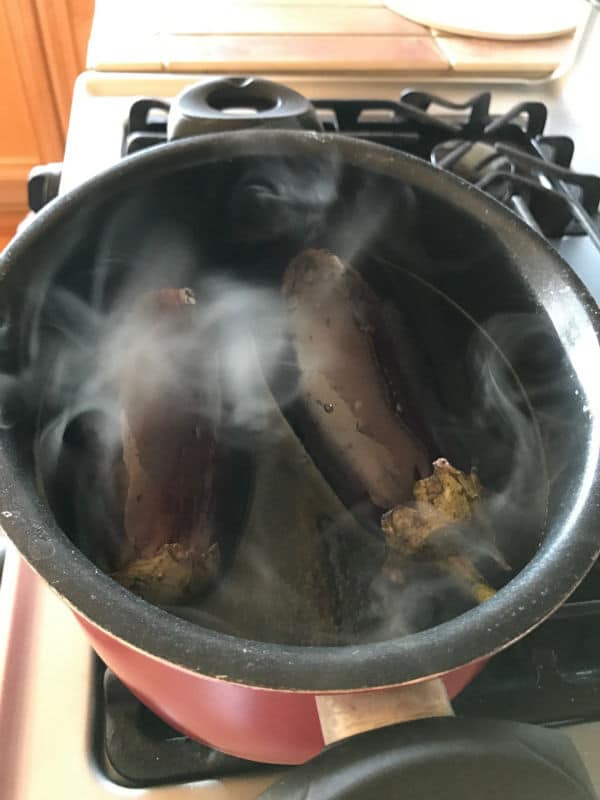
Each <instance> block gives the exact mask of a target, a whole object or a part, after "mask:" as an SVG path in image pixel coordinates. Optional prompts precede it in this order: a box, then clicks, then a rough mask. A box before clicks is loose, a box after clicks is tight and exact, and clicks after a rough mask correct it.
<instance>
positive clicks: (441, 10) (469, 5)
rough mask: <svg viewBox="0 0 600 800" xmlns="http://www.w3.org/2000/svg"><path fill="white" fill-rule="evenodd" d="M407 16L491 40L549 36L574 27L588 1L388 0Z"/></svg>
mask: <svg viewBox="0 0 600 800" xmlns="http://www.w3.org/2000/svg"><path fill="white" fill-rule="evenodd" d="M385 5H386V6H387V7H388V8H389V9H391V10H392V11H396V12H397V13H398V14H401V15H402V16H403V17H406V18H407V19H410V20H412V21H413V22H418V23H420V24H421V25H426V26H427V27H429V28H434V29H435V30H438V31H447V32H449V33H456V34H461V35H463V36H476V37H483V38H488V39H546V38H549V37H551V36H559V35H560V34H562V33H566V32H568V31H571V30H573V28H575V27H577V25H578V23H579V21H580V20H581V19H582V16H583V14H584V13H585V10H586V6H587V3H586V2H585V0H495V2H482V0H385Z"/></svg>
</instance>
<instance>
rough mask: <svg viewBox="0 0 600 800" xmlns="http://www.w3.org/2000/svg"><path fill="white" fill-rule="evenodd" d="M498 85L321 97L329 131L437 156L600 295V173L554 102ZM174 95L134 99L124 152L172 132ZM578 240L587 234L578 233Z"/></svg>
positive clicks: (323, 118)
mask: <svg viewBox="0 0 600 800" xmlns="http://www.w3.org/2000/svg"><path fill="white" fill-rule="evenodd" d="M491 101H492V94H491V92H488V91H484V92H479V93H477V94H475V95H473V96H472V97H470V98H468V99H467V100H466V101H463V102H456V101H452V100H449V99H447V98H445V97H443V96H438V95H434V94H431V93H429V92H425V91H421V90H419V91H417V90H413V89H407V90H405V91H403V92H401V93H400V94H399V99H398V100H395V101H394V100H376V99H370V98H369V99H362V100H361V99H351V100H348V99H335V100H328V99H317V100H313V101H312V102H313V105H314V106H315V108H316V109H317V112H318V116H319V118H320V121H321V123H322V125H323V128H324V130H325V131H328V132H332V133H338V134H343V135H346V136H353V137H356V138H360V139H364V140H367V141H370V142H376V143H378V144H383V145H386V146H388V147H393V148H394V149H396V150H402V151H404V152H406V153H410V154H411V155H415V156H418V157H420V158H424V159H426V160H428V161H430V162H431V163H432V164H434V165H436V166H438V167H440V168H442V169H446V170H449V171H451V172H454V173H455V174H457V175H459V176H460V177H462V178H464V179H465V180H467V181H469V182H470V183H472V184H474V185H475V186H477V187H478V188H480V189H483V190H484V191H486V192H487V193H489V194H491V195H493V196H494V197H496V198H497V199H498V200H500V201H501V202H503V203H505V204H506V205H507V206H508V207H509V208H511V209H512V210H513V211H514V212H515V213H516V214H518V215H519V216H520V217H521V218H522V219H523V220H524V221H525V222H526V223H527V224H528V225H530V226H531V227H532V228H534V229H535V230H536V231H537V232H538V233H540V234H542V235H543V236H545V237H547V238H548V239H549V240H550V241H551V242H552V243H553V244H554V246H555V247H556V248H557V250H558V251H559V252H560V253H561V254H562V255H563V257H565V258H566V259H567V261H569V263H570V264H571V266H572V267H573V268H574V269H575V270H576V271H577V272H579V273H580V277H582V278H583V279H584V280H585V279H586V278H587V282H588V283H590V284H591V285H590V288H591V290H592V291H593V292H594V293H595V296H596V298H597V299H598V300H599V301H600V278H598V277H596V276H594V271H596V272H597V270H594V266H593V265H594V263H595V262H597V261H600V215H599V204H600V176H598V175H592V174H587V173H584V172H578V171H575V170H573V169H571V163H572V160H573V155H574V151H575V144H574V142H573V140H572V139H571V138H570V137H568V136H564V135H548V134H546V133H545V128H546V123H547V119H548V109H547V106H546V105H545V104H544V103H542V102H539V101H535V100H531V101H523V102H519V103H516V104H515V105H514V106H512V107H511V108H509V109H508V110H506V111H504V112H503V113H501V114H492V113H491V111H490V106H491ZM168 111H169V103H168V102H165V101H164V100H161V99H152V98H141V99H139V100H137V101H136V102H135V103H133V104H132V106H131V108H130V110H129V114H128V118H127V121H126V123H125V127H124V136H123V141H122V148H121V154H122V155H123V156H127V155H129V154H131V153H135V152H139V151H140V150H144V149H147V148H148V147H154V146H157V145H160V144H163V143H164V142H166V141H167V115H168ZM578 240H579V241H578Z"/></svg>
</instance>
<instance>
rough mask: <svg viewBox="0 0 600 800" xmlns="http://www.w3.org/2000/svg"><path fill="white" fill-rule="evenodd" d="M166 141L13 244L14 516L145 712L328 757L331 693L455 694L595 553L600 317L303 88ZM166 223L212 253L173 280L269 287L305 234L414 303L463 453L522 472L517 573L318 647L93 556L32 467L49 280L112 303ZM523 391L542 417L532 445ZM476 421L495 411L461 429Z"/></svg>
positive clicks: (499, 475)
mask: <svg viewBox="0 0 600 800" xmlns="http://www.w3.org/2000/svg"><path fill="white" fill-rule="evenodd" d="M232 110H234V111H236V112H237V113H231V112H232ZM232 128H234V129H232ZM251 128H254V129H251ZM169 134H170V138H171V141H169V142H168V143H166V144H163V145H160V146H157V147H154V148H151V149H149V150H146V151H144V152H140V153H137V154H135V155H132V156H129V157H127V158H124V159H122V160H121V161H120V162H119V163H117V164H115V166H114V167H112V168H110V169H108V170H106V171H104V172H102V173H100V174H98V175H97V176H95V177H94V178H93V179H91V180H88V181H87V182H86V183H84V184H82V185H80V186H78V187H77V188H76V189H74V190H73V191H71V192H68V193H66V194H64V195H62V196H60V197H58V198H57V199H55V200H53V201H52V202H50V203H49V204H48V205H47V206H46V207H45V208H43V209H42V210H41V211H40V212H39V213H38V215H37V217H36V219H35V220H34V221H33V222H32V223H31V224H30V225H29V226H28V228H27V229H25V230H24V231H23V232H22V233H20V234H19V235H18V236H17V237H16V238H15V240H13V242H12V243H11V244H10V245H9V247H8V248H7V249H6V250H5V251H4V253H3V254H2V256H1V275H2V283H1V285H0V298H1V303H2V311H3V317H4V319H3V326H2V360H3V366H2V371H3V373H4V374H5V376H6V377H5V381H4V383H5V385H6V387H7V388H6V392H5V397H4V403H3V414H4V422H5V426H4V428H3V430H2V432H1V437H0V472H1V476H2V477H1V481H0V485H1V488H0V503H1V507H2V513H3V526H4V528H5V529H6V532H7V534H8V536H9V537H10V538H11V539H12V541H13V542H14V543H15V545H16V546H17V548H18V549H19V551H20V553H21V554H22V556H23V558H24V559H25V560H26V561H27V562H28V564H29V565H30V566H31V568H32V569H33V570H35V572H37V573H38V575H39V576H40V577H41V578H42V579H43V580H45V581H46V582H47V583H48V584H49V585H50V586H51V587H52V588H53V589H54V590H55V591H56V592H57V593H58V594H59V595H60V596H61V597H62V598H63V599H64V600H65V601H66V602H67V603H68V604H69V605H70V607H71V608H72V610H73V611H74V613H75V615H76V617H77V619H78V620H79V622H80V623H81V625H82V626H83V628H84V629H85V631H86V633H87V635H88V636H89V640H90V642H91V644H92V646H93V648H94V649H95V650H96V652H97V653H98V654H99V655H100V657H101V658H102V659H103V660H104V661H105V662H106V664H107V665H108V666H109V667H110V668H111V669H112V670H113V671H114V672H115V674H116V675H117V676H118V677H119V678H120V679H121V680H122V681H123V682H124V683H125V684H126V685H127V686H128V687H129V688H130V689H131V691H132V692H133V693H134V694H135V695H137V697H139V698H140V700H142V702H144V703H145V704H146V705H147V706H148V707H149V708H151V709H152V710H154V711H155V712H156V713H158V714H159V715H160V716H161V717H162V718H164V719H165V720H166V721H167V722H168V723H170V724H171V725H173V726H174V727H175V728H177V729H179V730H181V731H182V732H184V733H186V734H188V735H189V736H191V737H193V738H196V739H198V740H200V741H202V742H205V743H207V744H209V745H211V746H213V747H217V748H219V749H220V750H223V751H225V752H227V753H231V754H234V755H237V756H241V757H243V758H248V759H253V760H257V761H264V762H271V763H279V764H297V763H301V762H304V761H306V760H307V759H309V758H311V757H312V756H314V755H315V754H317V753H318V752H319V751H320V750H321V749H322V747H323V744H324V737H323V731H322V719H320V713H319V708H321V711H322V708H323V707H324V706H323V704H322V703H320V700H321V699H322V698H323V697H325V698H326V697H327V696H329V695H337V694H347V695H355V694H356V695H357V696H358V695H360V694H364V693H370V694H373V693H375V694H379V693H381V692H389V691H393V690H394V687H398V686H401V685H404V684H416V683H419V682H422V681H424V680H426V679H431V678H435V677H438V676H442V677H443V680H444V682H445V685H446V687H447V690H448V693H449V695H450V696H453V695H454V694H456V693H457V692H458V691H460V690H461V689H462V688H463V687H464V685H465V684H466V683H467V682H468V681H469V680H470V679H471V678H472V677H473V676H474V675H475V674H476V673H477V672H478V671H479V670H480V669H481V667H482V666H483V664H484V663H485V660H486V659H487V658H488V657H489V656H490V655H491V654H493V653H496V652H498V651H499V650H501V649H502V648H504V647H507V646H508V645H510V644H511V643H512V642H515V641H516V640H517V639H519V638H520V637H522V636H524V635H525V634H526V633H527V632H528V631H530V630H531V629H532V628H534V627H535V626H536V625H538V624H539V623H540V622H542V621H543V620H544V619H545V618H546V617H548V616H549V615H550V614H552V612H553V611H554V610H555V609H556V608H557V607H558V606H559V605H560V604H561V603H562V602H563V601H564V600H565V599H566V598H567V597H568V595H569V594H570V593H571V592H572V591H573V590H574V589H575V588H576V586H577V585H578V584H579V583H580V581H581V580H582V579H583V578H584V576H585V575H586V573H587V571H588V570H589V569H590V567H591V566H592V564H593V563H594V561H595V559H596V558H597V556H598V553H599V551H600V537H599V535H598V523H599V519H600V513H599V510H598V509H599V506H598V502H597V492H598V483H599V470H598V458H599V454H600V449H599V448H600V424H599V415H600V381H599V378H598V376H599V375H600V347H599V342H598V331H599V319H598V309H597V307H596V305H595V303H594V302H593V300H592V299H591V298H590V296H589V295H588V293H587V291H586V290H585V288H584V287H583V285H582V284H581V283H580V282H579V280H578V279H577V277H576V276H575V275H574V274H573V272H572V271H571V270H570V269H569V268H568V267H567V266H566V264H565V263H564V262H563V261H562V260H561V258H560V257H559V256H558V255H557V253H556V252H555V251H554V250H553V249H552V247H551V246H550V245H549V244H548V243H547V242H545V241H544V240H543V239H542V238H541V237H540V236H539V235H537V234H536V233H535V232H534V231H532V230H531V229H529V228H528V227H527V226H526V225H525V224H524V223H523V222H521V221H520V220H519V219H518V218H517V217H516V216H515V215H513V214H512V213H511V212H510V211H508V210H507V209H506V208H505V207H504V206H502V205H501V204H500V203H498V202H496V201H495V200H494V199H493V198H490V197H488V196H486V195H484V194H483V193H482V192H481V191H479V190H477V189H476V188H473V187H472V186H470V185H468V184H467V183H465V182H464V181H462V180H461V179H459V178H457V177H455V176H453V175H451V174H448V173H445V172H443V171H441V170H439V169H437V168H435V167H433V166H431V165H430V164H428V163H426V162H424V161H422V160H419V159H417V158H414V157H411V156H408V155H406V154H403V153H402V152H398V151H394V150H391V149H389V148H386V147H384V146H379V145H375V144H371V143H367V142H364V141H361V140H359V139H356V138H347V137H345V136H340V135H336V134H332V133H328V132H324V131H323V130H321V123H320V122H319V119H318V117H317V115H316V113H315V112H314V109H312V107H311V106H310V104H308V103H307V101H305V100H304V99H303V98H301V97H300V96H299V95H296V94H295V93H293V92H291V91H289V90H285V89H282V88H281V87H276V86H274V85H273V84H270V83H269V82H266V81H256V80H252V79H233V80H226V81H219V82H216V83H209V84H202V85H199V86H197V87H193V88H192V90H188V91H187V92H185V93H184V94H183V95H182V96H181V97H180V98H179V99H178V100H176V101H175V103H174V105H173V108H172V110H171V113H170V117H169ZM179 137H183V138H179ZM267 167H268V168H267ZM117 212H118V213H117ZM171 218H173V219H178V220H183V222H184V227H185V228H186V230H187V231H191V234H190V235H191V236H192V238H193V239H194V241H195V243H196V244H197V245H198V247H199V250H198V251H197V252H199V253H201V256H198V258H197V259H196V260H195V261H193V263H187V264H185V265H183V266H182V264H181V263H180V262H179V261H178V258H177V254H175V255H174V254H173V252H170V251H167V253H166V256H165V258H166V267H165V270H166V271H165V280H167V279H168V280H169V281H170V282H171V285H184V284H183V283H180V284H178V283H176V281H182V280H188V279H192V278H193V273H194V271H195V270H199V271H202V269H203V268H204V265H206V264H210V265H211V266H212V267H214V266H215V265H217V266H218V267H219V269H222V270H223V271H224V272H225V273H227V274H240V272H243V271H244V270H246V271H247V270H256V274H257V275H258V276H259V277H260V280H261V281H265V282H268V281H269V280H270V279H271V278H272V277H273V276H274V275H276V274H277V270H278V268H279V267H280V266H281V265H282V264H285V263H287V262H286V259H289V257H290V256H293V255H294V254H295V253H297V252H298V251H299V250H300V249H302V247H305V246H307V245H310V246H322V247H327V248H330V249H332V250H333V251H334V252H338V253H339V254H340V255H342V256H344V257H346V258H347V259H349V260H352V262H353V263H355V262H356V263H359V262H360V263H363V262H364V264H366V266H365V275H366V276H367V278H368V279H369V280H370V281H371V282H372V283H373V285H374V286H375V287H376V289H377V290H379V291H381V292H382V293H388V294H389V296H390V297H396V298H399V299H398V302H399V303H401V304H402V305H403V308H404V310H405V311H406V314H407V315H408V316H407V318H408V319H409V320H411V321H412V322H414V324H415V325H416V326H417V327H419V326H421V328H420V330H421V334H420V335H421V337H422V339H423V340H425V339H427V340H428V351H429V353H430V355H431V359H430V361H431V364H432V365H433V370H434V372H435V376H436V382H437V385H438V388H439V387H441V388H439V393H441V395H442V401H443V405H444V407H445V408H447V409H449V410H450V412H451V417H452V419H454V420H461V423H460V424H461V425H463V429H461V436H462V434H463V433H464V436H465V437H466V440H467V441H468V442H471V443H474V444H473V448H471V450H470V451H469V452H472V451H473V450H478V451H479V452H480V453H481V463H480V465H479V468H480V473H481V475H482V480H483V481H484V482H485V481H487V482H488V483H489V484H490V485H491V486H494V487H499V496H503V495H502V492H503V491H504V490H505V489H506V487H507V486H508V487H509V489H510V491H512V488H511V486H512V484H511V480H512V476H514V474H515V471H516V472H519V469H520V467H522V466H523V465H524V464H527V469H526V470H525V471H526V472H527V476H526V478H525V480H524V482H523V483H522V484H521V485H520V488H519V489H518V491H517V495H518V497H517V495H515V496H514V497H513V495H511V494H510V491H509V494H507V495H506V496H504V500H505V502H504V505H503V512H502V515H500V518H503V516H504V517H505V518H506V520H507V524H506V529H507V533H506V534H503V533H502V532H500V534H499V536H500V540H501V542H500V546H501V550H502V552H503V554H504V555H505V557H506V560H507V561H508V562H509V563H510V565H511V567H512V572H510V573H509V577H510V580H508V582H507V583H506V585H504V586H503V588H501V589H500V590H499V591H498V592H497V593H496V594H495V596H493V597H492V598H491V599H489V600H487V601H486V602H485V603H483V604H481V605H479V606H477V607H475V608H472V609H470V610H468V611H466V612H465V613H461V614H459V615H458V616H456V617H455V618H452V619H447V620H445V621H443V622H440V623H439V624H435V625H433V626H432V627H428V628H426V629H424V630H420V631H418V632H415V633H407V634H406V635H400V634H398V635H394V636H391V637H389V638H385V637H379V638H377V637H376V638H375V639H373V640H369V638H368V637H367V638H365V639H363V640H360V641H358V643H352V642H350V643H348V642H346V643H345V644H341V645H338V646H334V645H331V646H312V647H302V646H295V645H292V644H281V643H272V642H268V641H257V640H251V639H247V638H246V639H244V638H242V637H241V636H238V635H232V634H231V633H227V632H222V631H218V630H212V629H210V628H209V627H207V626H204V625H201V624H197V623H195V622H193V621H190V620H187V619H183V618H180V617H178V616H176V615H174V614H172V613H170V612H169V611H167V610H165V609H163V608H159V607H157V606H155V605H152V604H150V603H148V602H146V601H145V600H143V599H141V598H140V597H138V596H136V595H135V594H133V593H132V592H130V591H128V590H127V589H125V588H123V587H122V586H121V585H119V584H118V583H117V582H116V581H114V580H113V579H112V578H111V577H109V576H108V575H107V574H105V573H104V572H103V571H102V570H101V569H99V568H98V567H96V566H95V565H94V563H92V562H91V561H90V560H89V559H88V558H87V557H86V556H85V555H84V554H83V553H82V551H81V549H80V548H79V547H78V546H77V545H76V543H75V542H76V540H75V539H74V537H73V534H72V532H71V531H70V530H68V525H63V526H62V527H61V525H59V524H58V522H57V515H56V514H55V513H54V512H53V510H52V509H51V507H50V503H49V502H48V498H47V497H46V495H45V494H44V492H43V491H40V486H39V483H38V480H37V478H38V477H39V476H36V460H35V453H34V450H35V429H36V428H35V426H36V424H37V423H36V420H39V415H40V413H41V412H40V402H39V398H40V397H42V395H43V390H44V384H45V383H46V382H48V381H51V380H52V365H53V361H52V353H53V351H52V348H51V347H47V344H48V337H49V336H50V334H49V333H48V328H43V327H41V328H40V327H39V322H40V319H41V318H42V317H43V315H44V309H45V303H46V301H47V298H48V295H49V292H50V290H51V289H54V288H56V287H63V288H66V289H68V290H69V291H70V292H73V293H74V294H76V295H78V296H81V297H85V298H86V300H87V301H90V302H92V303H94V302H96V303H98V304H99V306H102V305H103V304H106V303H109V302H110V297H111V296H112V295H111V293H113V294H114V293H115V292H116V293H118V292H119V287H120V286H121V281H122V279H123V275H126V274H128V271H129V270H138V271H142V272H143V269H144V259H145V258H147V257H148V251H143V253H142V254H140V251H141V250H143V242H144V236H145V233H146V232H147V231H149V230H151V229H152V228H153V227H155V226H156V225H160V224H162V223H163V222H164V220H165V219H167V220H168V219H171ZM115 220H118V221H117V222H115ZM140 234H142V235H140ZM111 236H112V239H111ZM107 241H109V242H112V246H111V247H109V248H108V250H103V248H106V242H107ZM367 262H368V263H367ZM98 264H101V265H103V270H104V271H103V275H102V282H101V283H102V285H101V286H100V288H98V287H99V285H100V283H99V280H98V269H99V268H98V266H97V265H98ZM278 265H279V267H278ZM411 315H412V316H411ZM50 338H51V337H50ZM474 341H476V342H477V343H478V344H477V347H476V348H475V351H476V352H477V354H478V355H477V358H476V359H475V361H473V352H474V350H473V347H474V345H473V342H474ZM477 359H479V360H477ZM474 364H475V367H476V368H475V367H474V366H473V365H474ZM490 365H491V366H490ZM488 373H489V374H488ZM500 374H502V375H503V376H504V378H503V379H505V380H506V387H509V388H507V389H506V391H504V390H503V389H502V390H499V389H498V382H497V381H495V380H494V376H497V375H500ZM75 377H76V376H75ZM490 378H491V380H490ZM515 387H516V388H515ZM494 392H495V394H494ZM515 392H516V393H517V395H518V400H516V401H514V403H513V399H514V396H515ZM509 401H510V402H509ZM511 403H512V404H513V405H517V406H518V408H519V415H517V416H518V419H519V420H523V419H525V420H526V421H527V431H528V433H527V435H526V437H525V439H522V438H520V437H521V434H522V429H521V428H519V425H518V424H515V422H514V418H513V417H511V414H510V413H509V412H508V411H507V407H508V406H510V405H511ZM486 414H488V417H486ZM36 415H37V416H36ZM475 419H477V420H480V421H481V420H483V423H481V422H479V423H478V424H477V425H474V427H473V428H471V427H469V424H468V422H469V420H470V421H472V422H473V421H474V420H475ZM457 438H459V439H460V438H461V437H460V436H457ZM448 441H449V445H448V446H449V447H450V448H452V447H453V446H454V445H453V444H452V441H453V439H452V436H450V438H449V439H448ZM524 444H525V445H526V446H525V447H524V446H523V445H524ZM457 447H458V449H460V447H459V446H458V445H457ZM507 476H508V477H507ZM61 491H62V492H63V495H64V497H65V498H66V499H67V500H68V495H69V491H68V487H63V488H62V489H61ZM515 497H517V499H516V500H515ZM513 501H514V503H513ZM59 516H60V515H59ZM63 528H64V529H63ZM503 536H504V538H503ZM321 716H322V715H321ZM389 721H391V720H389Z"/></svg>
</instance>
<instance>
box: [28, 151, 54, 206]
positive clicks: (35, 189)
mask: <svg viewBox="0 0 600 800" xmlns="http://www.w3.org/2000/svg"><path fill="white" fill-rule="evenodd" d="M61 175H62V164H61V163H60V162H55V163H51V164H40V165H39V166H37V167H34V168H33V169H32V170H31V171H30V173H29V177H28V179H27V200H28V202H29V208H30V209H31V210H32V211H39V210H40V209H42V208H43V207H44V206H45V205H46V204H47V203H49V202H50V200H54V198H55V197H56V196H57V194H58V188H59V185H60V178H61Z"/></svg>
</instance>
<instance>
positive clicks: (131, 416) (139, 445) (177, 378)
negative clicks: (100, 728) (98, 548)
mask: <svg viewBox="0 0 600 800" xmlns="http://www.w3.org/2000/svg"><path fill="white" fill-rule="evenodd" d="M197 313H198V312H197V307H196V305H195V299H194V297H193V295H192V293H191V292H190V291H189V290H187V289H163V290H160V291H157V292H149V293H147V294H146V295H144V296H143V297H142V298H141V299H140V301H139V303H138V307H137V308H135V309H133V311H132V313H131V317H130V318H129V320H128V323H129V324H130V325H131V330H132V333H133V346H132V348H131V352H130V353H128V354H127V357H126V358H125V362H124V367H123V370H122V374H121V386H120V399H121V405H122V409H123V410H122V423H121V424H122V439H123V462H124V465H125V473H126V480H125V483H126V488H125V491H124V498H123V514H124V528H125V533H126V537H127V540H128V542H129V546H130V550H131V551H132V552H133V553H134V556H133V558H131V559H130V560H129V562H128V563H127V564H125V565H123V566H122V568H121V569H119V570H118V571H117V572H115V574H114V577H115V578H116V579H117V580H118V581H119V582H120V583H122V584H123V585H125V586H127V587H128V588H130V589H132V590H133V591H135V592H137V593H138V594H141V595H142V596H143V597H145V598H146V599H148V600H151V601H152V602H157V603H175V602H178V601H180V600H183V599H185V598H187V597H190V596H195V595H197V594H198V593H199V592H202V591H203V590H205V589H206V588H207V587H208V586H209V585H210V584H211V582H212V581H213V580H214V578H215V576H216V573H217V570H218V564H219V555H218V543H217V542H216V541H214V538H215V537H214V530H213V524H212V520H213V511H214V491H213V485H214V479H215V468H216V457H217V429H218V424H219V416H220V397H219V387H218V382H216V381H215V380H214V377H215V375H216V374H217V368H216V364H215V363H211V362H214V361H216V355H215V353H214V350H211V349H210V348H203V350H202V356H200V355H199V353H198V350H197V341H196V336H195V330H196V329H195V327H194V326H195V320H194V315H195V314H197Z"/></svg>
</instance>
